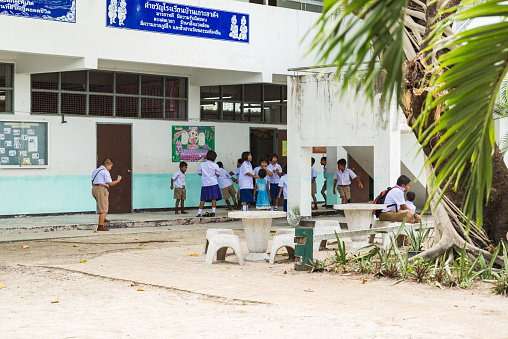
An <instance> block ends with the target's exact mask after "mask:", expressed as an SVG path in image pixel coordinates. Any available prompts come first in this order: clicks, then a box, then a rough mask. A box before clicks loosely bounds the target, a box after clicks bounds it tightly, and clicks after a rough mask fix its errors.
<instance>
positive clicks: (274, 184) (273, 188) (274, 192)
mask: <svg viewBox="0 0 508 339" xmlns="http://www.w3.org/2000/svg"><path fill="white" fill-rule="evenodd" d="M266 168H267V169H269V170H270V172H272V173H273V175H269V176H267V179H268V182H269V183H270V197H271V198H272V204H274V205H275V199H276V198H277V196H278V195H279V182H280V176H279V174H278V173H275V172H274V171H275V170H276V169H278V170H279V173H282V167H280V165H279V164H275V165H272V163H269V164H268V166H266Z"/></svg>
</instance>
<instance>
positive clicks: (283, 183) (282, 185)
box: [277, 165, 288, 212]
mask: <svg viewBox="0 0 508 339" xmlns="http://www.w3.org/2000/svg"><path fill="white" fill-rule="evenodd" d="M287 173H288V165H284V175H283V176H282V178H280V182H279V194H278V196H277V197H278V198H280V195H281V194H282V195H283V197H284V212H287V211H288V174H287Z"/></svg>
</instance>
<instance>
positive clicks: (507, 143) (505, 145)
mask: <svg viewBox="0 0 508 339" xmlns="http://www.w3.org/2000/svg"><path fill="white" fill-rule="evenodd" d="M499 148H500V149H501V153H502V154H503V156H504V155H506V153H508V133H506V134H505V135H504V137H503V140H501V146H499Z"/></svg>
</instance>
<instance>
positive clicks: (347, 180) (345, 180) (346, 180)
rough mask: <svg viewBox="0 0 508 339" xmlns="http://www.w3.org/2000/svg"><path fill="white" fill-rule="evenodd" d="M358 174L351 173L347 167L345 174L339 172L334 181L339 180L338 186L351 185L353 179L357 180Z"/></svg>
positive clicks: (336, 173)
mask: <svg viewBox="0 0 508 339" xmlns="http://www.w3.org/2000/svg"><path fill="white" fill-rule="evenodd" d="M355 178H356V174H355V172H353V171H351V170H350V169H349V168H347V167H346V169H345V170H344V172H342V171H340V170H337V172H335V175H334V176H333V179H337V185H343V186H347V185H351V179H355Z"/></svg>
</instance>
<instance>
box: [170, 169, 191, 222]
mask: <svg viewBox="0 0 508 339" xmlns="http://www.w3.org/2000/svg"><path fill="white" fill-rule="evenodd" d="M186 172H187V163H186V162H185V161H182V162H181V163H180V170H179V171H178V172H176V173H175V174H174V175H173V177H172V178H171V189H173V184H174V187H175V194H174V195H173V198H175V199H176V204H175V214H178V205H179V204H180V201H181V202H182V214H188V213H187V212H185V209H184V201H185V199H186V198H187V190H186V189H185V175H186V174H185V173H186Z"/></svg>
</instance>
